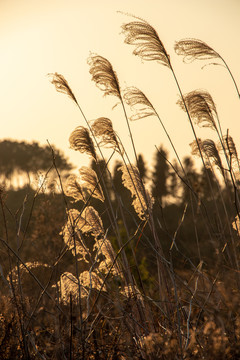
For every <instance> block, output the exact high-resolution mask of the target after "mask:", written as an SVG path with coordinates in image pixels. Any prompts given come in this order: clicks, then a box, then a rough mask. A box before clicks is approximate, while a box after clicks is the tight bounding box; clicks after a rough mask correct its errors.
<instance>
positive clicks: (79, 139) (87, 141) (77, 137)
mask: <svg viewBox="0 0 240 360" xmlns="http://www.w3.org/2000/svg"><path fill="white" fill-rule="evenodd" d="M69 143H70V147H71V149H73V150H76V151H80V152H81V153H86V154H87V155H88V156H91V157H92V158H93V159H94V160H95V161H96V159H97V155H96V152H95V148H94V144H93V141H92V139H91V137H90V133H89V130H88V129H87V128H85V127H84V126H78V127H77V128H76V129H75V130H73V132H72V133H71V135H70V137H69Z"/></svg>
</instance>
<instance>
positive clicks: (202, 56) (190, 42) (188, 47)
mask: <svg viewBox="0 0 240 360" xmlns="http://www.w3.org/2000/svg"><path fill="white" fill-rule="evenodd" d="M174 50H175V52H176V53H177V54H178V55H182V56H183V61H184V62H192V61H194V60H208V59H221V57H220V55H219V54H218V53H217V52H216V51H215V50H213V49H212V48H211V47H210V46H209V45H207V44H206V43H205V42H203V41H201V40H197V39H191V38H190V39H183V40H180V41H176V42H175V45H174Z"/></svg>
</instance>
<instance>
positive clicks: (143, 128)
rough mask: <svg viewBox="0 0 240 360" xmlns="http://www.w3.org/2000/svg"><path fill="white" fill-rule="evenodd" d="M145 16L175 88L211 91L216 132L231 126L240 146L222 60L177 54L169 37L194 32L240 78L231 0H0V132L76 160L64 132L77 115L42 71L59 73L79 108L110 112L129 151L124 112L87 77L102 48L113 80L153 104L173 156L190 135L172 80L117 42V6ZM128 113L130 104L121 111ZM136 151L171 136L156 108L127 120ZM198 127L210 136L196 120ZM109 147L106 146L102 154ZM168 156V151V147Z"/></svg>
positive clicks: (122, 19)
mask: <svg viewBox="0 0 240 360" xmlns="http://www.w3.org/2000/svg"><path fill="white" fill-rule="evenodd" d="M118 10H119V11H123V12H128V13H131V14H135V15H136V16H139V17H142V18H144V19H145V20H147V21H148V22H149V23H150V24H151V25H152V26H153V27H154V28H155V29H156V30H157V32H158V34H159V37H160V39H161V41H162V42H163V44H164V46H165V48H166V49H167V51H168V53H169V55H170V57H171V61H172V65H173V67H174V69H175V72H176V74H177V77H178V79H179V82H180V85H181V87H182V91H183V93H186V92H189V91H192V90H196V89H198V88H203V89H206V90H208V91H209V92H210V94H211V95H212V97H213V99H214V101H215V103H216V106H217V109H218V114H219V117H220V121H221V124H222V128H223V132H224V133H226V130H227V129H229V130H230V134H232V136H233V138H234V140H235V143H236V144H237V147H238V150H239V152H240V101H239V98H238V96H237V92H236V90H235V88H234V85H233V82H232V80H231V78H230V76H229V74H228V72H227V71H226V69H225V68H224V67H222V66H207V67H205V68H204V69H201V67H202V66H203V65H204V64H205V63H206V62H200V61H198V62H197V61H196V62H194V63H192V64H184V63H183V62H182V58H181V57H179V56H177V55H176V54H175V52H174V49H173V46H174V42H175V41H177V40H180V39H182V38H187V37H191V38H197V39H201V40H203V41H204V42H206V43H207V44H208V45H209V46H211V47H212V48H213V49H215V50H216V51H217V52H218V53H220V54H221V56H222V57H223V58H224V59H225V61H226V62H227V64H228V66H229V67H230V69H231V71H232V73H233V75H234V77H235V80H236V82H237V83H238V84H239V87H240V70H239V69H240V68H239V64H240V43H239V38H240V0H201V1H199V0H168V1H166V0H148V1H147V0H144V1H142V0H121V1H117V0H89V1H83V0H65V1H63V0H0V81H1V86H0V92H1V94H0V96H1V97H0V98H1V106H0V121H1V140H2V139H5V138H8V139H9V138H11V139H17V140H27V141H32V140H36V141H39V142H40V143H41V144H46V141H47V140H49V142H50V143H52V144H55V145H56V146H57V147H58V148H61V149H62V150H64V152H65V153H66V155H67V156H68V157H69V158H70V160H71V161H72V162H74V163H75V164H76V165H77V166H79V167H80V166H81V165H85V164H86V161H87V158H86V157H85V156H83V155H81V154H77V153H75V152H74V151H73V150H69V144H68V138H69V135H70V133H71V132H72V131H73V130H74V128H75V127H76V126H79V125H83V126H85V123H84V120H83V118H82V116H81V114H80V112H79V110H78V109H77V107H76V106H75V104H74V103H73V102H71V100H70V99H69V98H68V97H66V96H64V95H62V94H59V93H57V92H56V91H55V89H54V87H53V85H52V84H51V83H50V82H49V79H48V77H47V74H48V73H52V72H58V73H61V74H62V75H64V77H65V78H66V79H67V81H68V82H69V85H70V86H71V88H72V90H73V92H74V94H75V96H76V97H77V99H78V101H79V103H80V105H81V107H82V109H83V111H84V113H85V115H86V117H87V118H88V119H89V120H91V119H96V118H98V117H102V116H104V117H109V118H110V119H111V120H112V122H113V125H114V128H115V130H116V131H117V132H118V134H119V135H120V137H121V138H122V141H123V142H124V144H125V146H126V147H127V150H128V152H129V155H130V156H131V158H132V159H133V157H132V149H131V146H130V141H129V135H128V132H127V127H126V122H125V120H124V117H123V112H122V109H121V107H120V106H117V107H116V108H114V109H112V108H113V106H114V105H115V104H116V102H117V99H115V98H114V97H108V98H106V97H103V93H102V92H101V91H100V90H99V89H97V88H96V86H95V84H94V83H93V82H92V81H91V76H90V74H89V66H88V65H87V58H88V56H89V54H90V52H93V53H97V54H99V55H101V56H104V57H106V58H107V59H108V60H109V61H110V62H111V63H112V66H113V68H114V70H115V71H116V73H117V74H118V77H119V81H120V85H121V87H122V88H125V87H126V86H137V87H139V88H140V89H141V90H142V91H143V92H144V93H145V94H146V95H147V96H148V98H149V99H150V100H151V102H152V103H153V104H154V106H155V107H156V109H157V110H158V113H159V115H160V117H161V119H162V121H163V122H164V124H165V126H166V128H167V130H168V131H169V134H170V136H171V138H172V140H173V142H174V144H175V146H176V149H177V151H178V153H179V154H180V156H181V157H183V156H184V155H188V154H190V147H189V143H190V142H191V141H192V140H193V134H192V132H191V129H190V126H189V123H188V120H187V117H186V114H185V113H183V111H182V110H181V109H180V108H179V107H178V105H176V101H177V100H178V96H179V95H178V90H177V88H176V84H175V83H174V80H173V77H172V74H171V73H170V71H169V69H168V68H166V67H164V66H162V65H160V64H157V63H153V62H147V63H143V62H142V61H141V60H140V59H139V58H137V57H135V56H133V55H132V51H133V48H132V47H131V46H129V45H126V44H124V37H123V35H122V34H121V24H122V23H126V22H129V21H131V20H132V19H131V18H130V17H126V16H124V15H123V14H121V13H118V12H117V11H118ZM129 115H131V114H130V112H129ZM131 128H132V131H133V137H134V140H135V144H136V148H137V152H138V153H142V154H143V155H144V157H145V159H146V160H148V161H149V162H150V164H151V163H152V154H153V152H154V151H155V145H157V146H159V145H160V144H164V145H165V147H166V148H167V149H169V150H170V145H169V143H168V141H167V139H166V136H165V135H164V132H163V131H162V128H161V126H160V124H159V123H158V121H157V120H156V119H155V118H146V119H142V120H139V121H137V122H132V123H131ZM196 130H197V134H198V136H199V137H202V138H206V137H211V138H213V139H214V138H216V137H215V135H214V133H213V132H210V131H208V132H207V131H206V130H203V129H196ZM108 154H109V153H108V152H107V153H106V156H108ZM170 155H171V156H172V158H173V153H172V151H170Z"/></svg>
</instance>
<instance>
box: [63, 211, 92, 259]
mask: <svg viewBox="0 0 240 360" xmlns="http://www.w3.org/2000/svg"><path fill="white" fill-rule="evenodd" d="M84 224H85V221H84V219H82V218H81V216H80V213H79V211H78V210H76V209H70V210H69V211H68V220H67V222H66V224H65V225H64V227H63V229H62V231H61V233H60V235H63V240H64V242H65V244H66V245H67V246H68V248H69V250H71V251H72V254H73V255H74V256H75V251H76V255H77V257H78V260H83V261H85V262H89V261H88V259H87V258H86V256H87V255H88V253H89V252H88V249H87V248H86V247H85V245H84V243H83V241H82V236H81V234H82V232H84V231H83V227H84Z"/></svg>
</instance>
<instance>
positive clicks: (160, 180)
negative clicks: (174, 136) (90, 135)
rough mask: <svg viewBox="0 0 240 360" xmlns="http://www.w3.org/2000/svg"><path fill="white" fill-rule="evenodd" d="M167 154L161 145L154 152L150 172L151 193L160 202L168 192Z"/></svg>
mask: <svg viewBox="0 0 240 360" xmlns="http://www.w3.org/2000/svg"><path fill="white" fill-rule="evenodd" d="M167 157H168V154H167V152H166V150H164V148H163V147H162V146H160V148H159V150H157V151H156V153H155V166H154V170H153V173H152V183H153V185H152V195H153V197H154V198H155V199H156V200H157V201H159V202H160V204H162V199H163V197H165V196H167V195H168V194H169V190H168V185H167V180H168V177H169V164H168V163H167V161H166V159H167Z"/></svg>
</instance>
